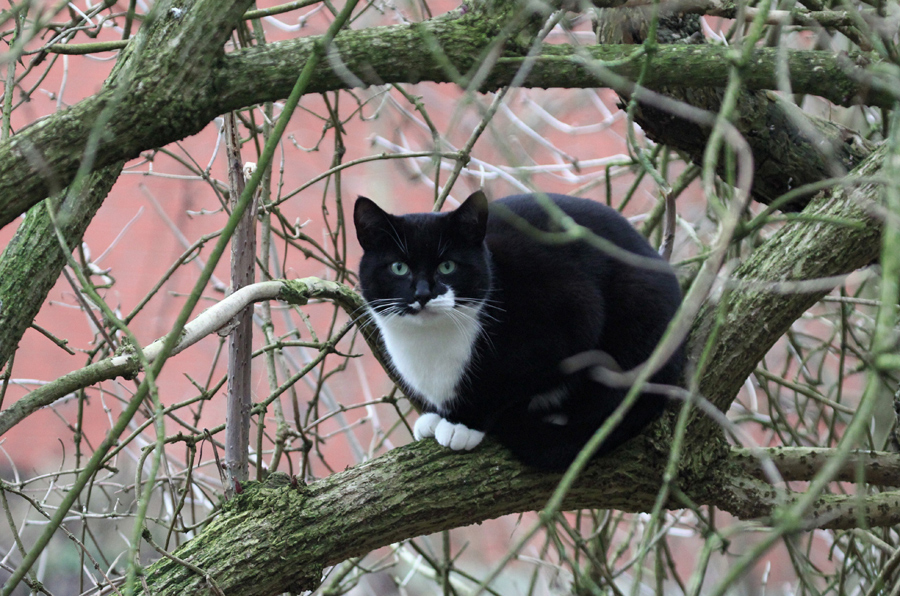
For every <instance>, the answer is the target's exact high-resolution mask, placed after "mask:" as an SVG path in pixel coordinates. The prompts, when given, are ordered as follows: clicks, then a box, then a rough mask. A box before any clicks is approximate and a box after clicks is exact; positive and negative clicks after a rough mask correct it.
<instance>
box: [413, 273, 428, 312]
mask: <svg viewBox="0 0 900 596" xmlns="http://www.w3.org/2000/svg"><path fill="white" fill-rule="evenodd" d="M414 297H415V299H416V302H418V303H419V304H421V305H422V306H425V303H426V302H428V301H429V300H431V286H430V285H429V283H428V281H427V280H424V279H420V280H419V281H417V282H416V293H415V294H414Z"/></svg>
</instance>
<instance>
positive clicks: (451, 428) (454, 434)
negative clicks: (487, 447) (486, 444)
mask: <svg viewBox="0 0 900 596" xmlns="http://www.w3.org/2000/svg"><path fill="white" fill-rule="evenodd" d="M434 438H435V439H436V440H437V442H438V443H440V444H441V445H443V446H444V447H449V448H450V449H453V450H454V451H459V450H460V449H465V450H466V451H469V450H470V449H473V448H474V447H475V446H476V445H478V443H480V442H481V439H483V438H484V433H483V432H481V431H478V430H472V429H471V428H469V427H468V426H466V425H464V424H453V423H452V422H447V421H446V420H444V419H443V418H442V419H441V421H440V422H438V425H437V427H436V428H435V429H434Z"/></svg>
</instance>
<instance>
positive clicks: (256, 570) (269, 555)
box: [147, 437, 900, 596]
mask: <svg viewBox="0 0 900 596" xmlns="http://www.w3.org/2000/svg"><path fill="white" fill-rule="evenodd" d="M880 457H882V458H885V461H887V460H890V461H891V465H892V467H893V468H894V469H895V470H897V469H898V468H900V456H898V455H893V454H880ZM732 463H733V462H731V461H730V460H728V459H726V460H724V461H723V462H721V463H720V465H719V466H718V467H717V468H716V469H715V470H711V471H710V473H709V474H708V475H707V478H706V481H705V482H701V483H698V484H693V483H692V484H691V485H690V486H687V485H685V487H684V488H685V490H686V492H687V494H688V495H689V496H691V497H692V498H693V499H694V502H695V503H697V504H704V503H709V504H715V505H718V506H719V507H722V508H724V509H725V510H727V511H730V512H732V513H734V514H736V515H739V516H740V517H744V518H751V517H767V516H770V515H772V514H773V512H774V511H775V510H776V508H778V507H782V506H784V505H785V504H786V503H790V502H792V501H793V500H794V498H795V497H796V494H795V493H791V492H790V491H784V490H776V489H774V488H773V487H772V486H771V485H769V484H767V483H765V482H762V481H760V480H757V479H756V478H754V477H752V476H747V475H744V474H740V473H735V467H736V466H733V465H732ZM664 464H665V456H664V454H661V453H659V452H656V451H655V450H654V449H653V448H652V447H651V446H650V445H649V443H648V442H647V440H646V438H645V437H639V438H638V439H636V440H635V441H632V442H631V443H629V444H628V445H626V446H624V447H623V448H622V450H620V451H617V452H616V453H615V454H613V455H612V456H610V457H606V458H602V459H599V460H597V461H596V462H594V463H593V464H592V465H591V466H590V467H589V468H588V470H587V471H586V473H585V474H584V475H583V476H582V477H581V478H580V479H579V480H578V482H577V483H576V485H575V486H574V487H573V489H572V491H571V492H570V493H569V496H568V497H567V499H566V502H565V505H564V506H565V508H566V509H581V508H615V509H620V510H623V511H648V510H649V509H650V508H652V506H653V501H654V499H655V495H656V492H657V490H658V489H659V486H660V481H661V478H662V467H663V466H664ZM559 478H560V476H559V475H557V474H547V473H542V472H535V471H533V470H530V469H528V468H526V467H524V466H522V465H521V464H518V463H517V462H515V461H514V460H513V459H512V458H511V457H510V456H509V455H508V453H507V452H506V451H505V450H504V449H503V448H502V447H500V446H499V445H497V444H495V443H493V442H492V441H487V442H486V443H485V444H483V446H480V447H479V448H478V449H476V450H475V451H474V452H472V453H458V452H452V451H450V450H447V449H444V448H442V447H440V446H438V445H437V444H436V443H435V442H433V441H420V442H418V443H414V444H411V445H406V446H404V447H398V448H396V449H393V450H392V451H390V452H388V453H386V454H385V455H383V456H381V457H379V458H377V459H375V460H372V461H369V462H366V463H363V464H360V465H358V466H355V467H353V468H350V469H348V470H346V471H344V472H340V473H337V474H333V475H331V476H329V477H328V478H325V479H323V480H320V481H318V482H316V483H314V484H311V485H309V486H302V485H301V486H299V487H296V488H292V487H290V486H289V485H288V486H280V487H273V488H269V487H268V486H266V485H265V484H264V485H251V486H249V487H247V488H245V490H244V494H242V495H240V496H238V497H236V498H235V499H234V500H233V501H231V502H230V503H228V504H227V505H226V506H225V508H224V511H223V512H222V514H221V515H219V516H218V517H216V518H215V519H214V520H213V521H212V522H211V523H210V525H209V526H207V528H206V529H205V530H204V531H203V532H202V533H201V534H200V535H199V536H197V537H196V538H195V539H193V540H192V541H190V542H189V543H187V544H186V545H184V546H183V547H182V548H180V549H178V550H177V551H176V555H177V556H178V557H179V558H181V559H187V560H190V562H191V563H192V564H194V565H196V566H197V567H199V568H200V569H202V570H204V572H206V573H207V574H209V575H210V576H211V577H213V578H214V579H215V581H216V583H217V584H218V586H219V587H220V588H221V589H222V590H223V591H224V592H225V593H227V594H229V595H231V596H233V595H242V594H247V595H251V594H252V595H255V596H262V595H266V594H277V593H279V592H282V591H285V590H288V589H293V590H295V591H300V590H304V589H307V590H308V589H313V588H314V587H316V586H317V585H318V581H319V578H320V574H321V570H322V569H323V568H324V567H325V566H327V565H333V564H336V563H338V562H340V561H344V560H346V559H348V558H350V557H354V556H359V555H362V554H365V553H367V552H369V551H371V550H374V549H375V548H378V547H381V546H386V545H389V544H392V543H394V542H398V541H401V540H404V539H407V538H411V537H415V536H419V535H423V534H431V533H434V532H438V531H441V530H446V529H449V528H455V527H459V526H464V525H469V524H473V523H479V522H481V521H484V520H487V519H491V518H494V517H498V516H500V515H505V514H510V513H518V512H523V511H532V510H535V509H540V508H541V507H543V506H544V504H545V503H546V501H547V499H548V498H549V497H550V495H551V493H552V492H553V490H554V489H555V487H556V483H557V482H558V481H559ZM272 484H275V483H272ZM668 506H669V507H672V508H676V507H681V506H683V505H681V504H679V503H678V502H676V501H672V502H670V503H669V504H668ZM860 508H862V509H861V510H860ZM860 511H862V512H863V515H864V517H865V519H866V520H867V521H868V522H869V523H870V524H872V525H891V524H895V523H898V522H900V494H898V493H895V492H891V493H882V494H878V495H873V496H868V497H866V496H862V497H857V496H854V495H840V496H835V495H823V496H822V497H820V498H819V500H818V501H817V502H816V504H815V505H814V507H813V508H812V510H811V511H810V512H809V514H808V515H807V516H806V517H805V518H804V519H803V520H801V523H802V524H803V525H804V527H830V528H837V527H850V526H854V525H857V524H858V521H859V514H860ZM147 581H148V586H149V587H150V589H151V592H152V593H154V594H158V595H161V596H162V595H167V594H173V595H174V594H184V593H202V592H201V591H202V590H204V589H205V588H206V586H205V581H204V579H203V578H202V577H200V576H199V575H197V574H196V573H195V572H194V571H191V570H189V569H185V568H184V567H181V566H179V565H178V564H177V563H175V562H173V561H171V560H169V559H164V560H160V561H158V562H157V563H155V564H154V565H153V566H151V568H150V569H148V572H147Z"/></svg>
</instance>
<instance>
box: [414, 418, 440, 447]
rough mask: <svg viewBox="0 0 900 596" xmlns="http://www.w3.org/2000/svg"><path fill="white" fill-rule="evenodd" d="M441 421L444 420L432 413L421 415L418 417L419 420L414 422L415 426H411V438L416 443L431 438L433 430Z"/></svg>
mask: <svg viewBox="0 0 900 596" xmlns="http://www.w3.org/2000/svg"><path fill="white" fill-rule="evenodd" d="M443 421H444V419H443V418H441V417H440V416H439V415H438V414H434V413H432V412H429V413H427V414H422V415H421V416H419V419H418V420H416V424H415V426H413V438H414V439H415V440H417V441H421V440H422V439H427V438H428V437H433V436H434V429H435V428H437V425H438V424H439V423H441V422H443Z"/></svg>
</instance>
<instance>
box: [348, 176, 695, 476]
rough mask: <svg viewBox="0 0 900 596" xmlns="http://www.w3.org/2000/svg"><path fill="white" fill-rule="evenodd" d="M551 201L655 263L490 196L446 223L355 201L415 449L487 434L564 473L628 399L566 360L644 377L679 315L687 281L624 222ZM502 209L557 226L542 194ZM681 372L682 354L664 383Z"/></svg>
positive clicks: (642, 406)
mask: <svg viewBox="0 0 900 596" xmlns="http://www.w3.org/2000/svg"><path fill="white" fill-rule="evenodd" d="M549 197H550V199H551V200H552V201H553V202H554V203H555V204H556V205H558V206H559V207H560V208H561V209H562V210H563V211H564V212H565V213H566V214H567V215H568V216H569V217H571V218H572V219H573V220H574V221H575V222H576V223H577V224H579V225H581V226H584V227H586V228H588V229H590V230H591V231H593V232H594V234H596V235H597V236H600V237H602V238H605V239H606V240H608V241H610V242H612V243H613V244H615V245H616V246H618V247H620V248H622V249H624V250H625V251H628V252H630V253H633V254H635V255H639V256H641V257H645V258H648V259H653V261H651V262H652V263H653V264H654V265H657V266H654V267H650V268H647V267H642V266H639V265H635V264H631V265H629V264H626V263H625V262H623V261H621V260H617V259H616V258H613V257H612V256H610V255H609V254H607V253H606V252H602V251H601V250H599V249H597V248H594V247H592V246H590V245H589V244H587V243H586V242H584V241H578V242H569V243H562V244H559V243H557V244H549V243H546V242H542V241H541V240H540V239H539V238H537V237H536V236H535V235H534V234H528V233H527V231H522V230H521V229H520V228H521V226H520V227H514V226H513V225H511V224H510V223H508V221H507V220H508V219H509V217H508V216H507V217H502V216H501V215H502V214H501V213H500V212H499V211H498V210H497V208H496V207H491V208H489V207H488V202H487V199H486V198H485V196H484V194H483V193H482V192H480V191H479V192H476V193H474V194H473V195H472V196H470V197H469V198H468V199H467V200H466V201H465V202H464V203H463V204H462V205H461V206H460V207H459V208H458V209H456V210H455V211H452V212H449V213H441V214H438V213H414V214H410V215H399V216H398V215H391V214H388V213H386V212H385V211H383V210H382V209H381V208H379V207H378V206H377V205H376V204H375V203H374V202H372V201H371V200H369V199H367V198H365V197H360V198H359V199H357V201H356V207H355V211H354V222H355V224H356V233H357V237H358V239H359V243H360V245H361V246H362V248H363V251H364V253H363V257H362V260H361V262H360V268H359V279H360V284H361V286H362V294H363V297H364V298H365V300H366V302H367V304H368V309H369V313H370V315H371V317H372V319H374V321H375V323H376V324H377V325H378V328H379V330H380V331H381V336H382V338H383V340H384V345H385V347H386V349H387V353H388V355H389V356H390V360H391V365H392V366H393V367H394V369H395V371H396V372H397V374H398V375H399V376H400V378H401V380H402V385H403V390H404V391H405V393H406V394H407V396H408V397H410V398H411V399H412V400H414V401H415V402H416V403H418V405H419V406H420V407H421V408H422V411H423V413H422V415H421V416H420V417H419V419H418V420H417V421H416V424H415V429H414V435H415V438H416V439H423V438H426V437H434V438H435V439H436V440H437V441H438V442H439V443H440V444H441V445H444V446H446V447H450V448H451V449H472V448H473V447H475V446H476V445H478V443H479V442H480V441H481V440H482V438H483V437H484V433H488V434H491V435H492V436H495V437H496V438H497V439H499V440H500V442H501V443H503V444H504V445H506V446H507V447H509V449H511V450H512V452H513V454H514V455H515V456H516V457H517V458H519V459H520V460H521V461H523V462H524V463H526V464H529V465H532V466H536V467H539V468H543V469H550V470H559V469H564V468H565V467H566V466H568V465H569V464H570V463H571V462H572V460H573V459H574V458H575V456H576V455H577V454H578V452H579V451H580V450H581V448H582V447H583V446H584V444H585V443H586V442H587V441H588V439H590V437H591V436H592V435H593V434H594V432H595V431H596V430H597V429H598V428H599V427H600V425H601V424H602V423H603V421H604V420H606V419H607V418H608V417H609V415H610V414H611V413H612V412H613V410H615V408H616V407H617V406H618V405H619V404H620V403H621V401H622V399H623V398H624V396H625V393H626V389H622V388H618V387H611V386H607V385H604V384H602V383H600V382H598V381H596V380H594V378H593V377H592V375H591V374H590V371H588V370H582V371H580V372H576V373H571V374H566V373H565V372H564V370H563V367H562V366H561V363H562V362H563V361H565V360H566V359H568V358H570V357H572V356H575V355H578V354H582V353H584V352H587V351H601V352H603V353H605V354H607V355H608V356H610V357H611V358H612V359H613V360H614V361H615V365H617V366H618V367H619V368H620V369H622V370H629V369H632V368H634V367H635V366H637V365H639V364H641V363H642V362H644V361H645V360H646V359H647V357H648V356H649V355H650V354H651V352H652V351H653V349H654V348H655V347H656V344H657V342H658V341H659V339H660V337H661V336H662V334H663V332H664V331H665V329H666V326H667V325H668V323H669V321H670V319H671V318H672V316H673V315H674V313H675V311H676V310H677V309H678V306H679V304H680V303H681V291H680V288H679V286H678V282H677V280H676V278H675V275H674V274H673V273H672V271H671V270H670V269H669V268H668V266H667V265H665V263H664V261H662V259H660V258H659V256H658V255H657V254H656V252H655V251H654V250H653V248H652V247H651V246H650V245H649V244H648V243H647V242H646V240H644V238H643V237H642V236H641V235H640V234H638V232H637V231H636V230H635V229H634V228H632V227H631V225H630V224H629V223H628V221H627V220H626V219H625V218H623V217H622V216H621V215H619V214H618V213H617V212H616V211H615V210H613V209H611V208H609V207H606V206H604V205H601V204H600V203H597V202H594V201H590V200H586V199H579V198H574V197H568V196H563V195H549ZM496 203H499V204H502V205H503V206H505V207H506V208H507V210H508V211H511V212H512V213H513V214H514V215H515V216H517V217H518V218H519V221H520V222H521V221H525V222H528V223H529V224H530V225H531V226H534V227H535V228H537V229H539V230H543V231H551V230H553V229H554V228H553V227H552V224H551V223H550V218H549V217H548V215H547V212H546V210H545V209H544V208H543V207H541V206H540V204H539V203H538V201H537V200H536V198H535V197H534V195H516V196H511V197H506V198H504V199H500V200H499V201H497V202H496ZM638 260H639V259H638ZM645 262H646V261H645ZM683 361H684V356H683V353H682V352H681V351H679V352H678V353H677V354H676V355H675V356H673V357H672V358H671V359H670V361H669V362H668V363H667V364H666V365H665V366H664V367H663V368H662V369H661V370H659V371H658V372H657V373H656V374H655V375H654V377H653V378H652V382H653V383H662V384H676V383H678V382H679V380H680V376H681V371H682V367H683ZM665 403H666V399H665V397H663V396H662V395H659V394H653V393H644V394H643V395H641V397H640V399H639V401H638V402H637V403H636V405H635V406H634V407H633V408H632V409H631V410H630V411H629V413H628V414H627V416H626V417H625V419H624V420H623V421H622V423H621V424H619V425H618V426H617V428H616V429H615V430H614V431H613V432H612V434H611V435H609V437H608V438H607V440H606V441H605V442H604V444H603V445H602V446H601V448H600V451H599V453H606V452H609V451H610V450H612V449H613V448H615V447H616V446H618V445H620V444H621V443H623V442H624V441H626V440H627V439H629V438H631V437H633V436H634V435H636V434H638V433H639V432H640V431H641V429H643V428H644V427H645V426H646V425H647V424H648V423H649V422H651V421H652V420H653V419H655V418H656V417H657V416H658V415H659V414H660V413H661V412H662V410H663V408H664V407H665Z"/></svg>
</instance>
